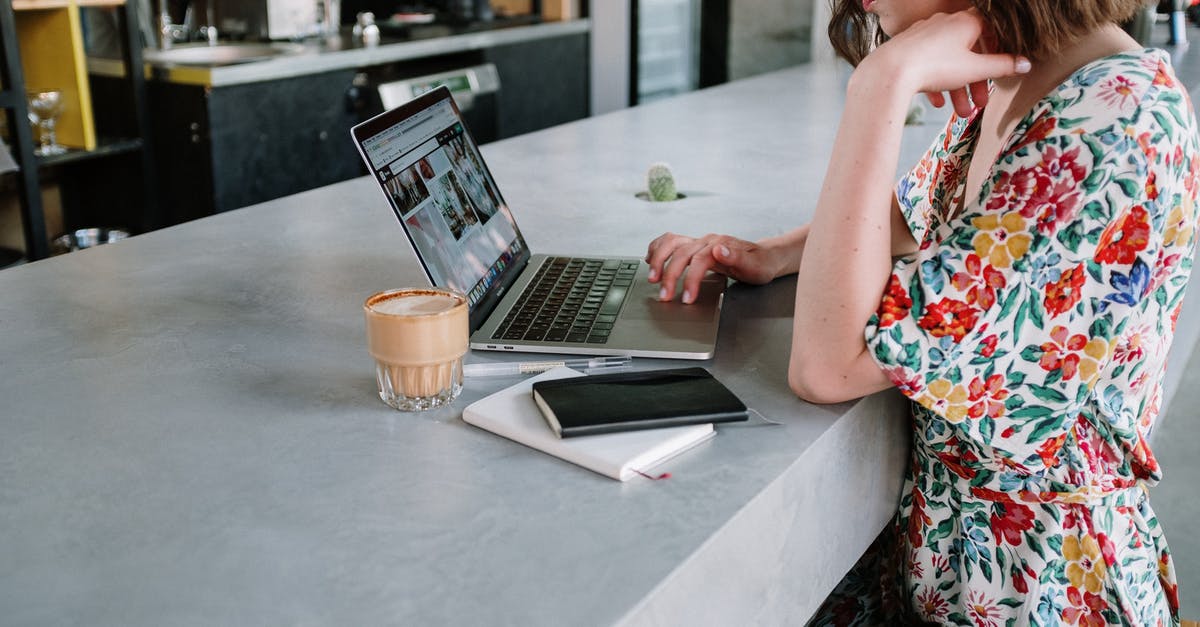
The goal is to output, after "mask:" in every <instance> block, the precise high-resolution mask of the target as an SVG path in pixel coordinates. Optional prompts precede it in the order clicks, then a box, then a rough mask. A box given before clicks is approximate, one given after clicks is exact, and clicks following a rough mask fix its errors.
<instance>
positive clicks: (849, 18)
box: [829, 0, 1146, 65]
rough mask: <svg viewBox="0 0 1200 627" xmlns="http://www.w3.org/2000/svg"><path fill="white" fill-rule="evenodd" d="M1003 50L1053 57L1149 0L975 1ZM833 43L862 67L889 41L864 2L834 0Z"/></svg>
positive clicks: (831, 21)
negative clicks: (869, 54)
mask: <svg viewBox="0 0 1200 627" xmlns="http://www.w3.org/2000/svg"><path fill="white" fill-rule="evenodd" d="M971 4H973V5H974V6H975V7H976V8H977V9H979V13H980V14H981V15H983V19H984V21H985V22H987V24H988V27H989V28H990V30H991V31H992V32H993V33H995V35H996V40H997V43H998V44H999V49H1000V50H1002V51H1004V52H1010V53H1013V54H1020V55H1024V56H1026V57H1029V58H1030V59H1034V60H1037V59H1042V58H1046V57H1047V56H1050V55H1053V54H1055V53H1056V52H1058V51H1059V50H1061V49H1062V48H1063V47H1064V46H1066V45H1068V44H1070V43H1071V42H1072V41H1074V40H1076V39H1078V38H1079V37H1080V36H1082V35H1084V34H1086V33H1088V32H1091V31H1093V30H1095V29H1097V28H1099V27H1100V26H1103V25H1104V24H1107V23H1109V22H1113V23H1116V24H1120V23H1122V22H1124V21H1126V20H1128V19H1129V18H1131V17H1133V15H1134V13H1136V12H1137V10H1138V9H1140V8H1142V7H1143V6H1145V4H1146V0H971ZM830 5H831V7H832V8H833V17H832V19H830V20H829V42H830V43H832V44H833V49H834V50H836V51H837V53H838V55H839V56H841V57H842V58H843V59H846V60H847V61H849V62H850V63H852V64H854V65H857V64H858V62H859V61H862V59H863V57H865V56H867V53H868V52H870V51H871V49H872V48H873V47H874V46H875V45H877V44H879V43H880V42H882V41H884V40H885V39H886V36H885V35H884V34H883V32H882V31H880V30H879V28H878V27H877V21H876V18H875V16H874V15H871V14H868V13H867V12H865V11H863V8H862V1H861V0H830Z"/></svg>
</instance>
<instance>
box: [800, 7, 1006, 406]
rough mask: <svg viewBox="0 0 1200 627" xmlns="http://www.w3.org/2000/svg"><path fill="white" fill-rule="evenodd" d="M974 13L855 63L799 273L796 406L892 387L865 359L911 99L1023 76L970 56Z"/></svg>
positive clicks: (996, 59) (925, 28)
mask: <svg viewBox="0 0 1200 627" xmlns="http://www.w3.org/2000/svg"><path fill="white" fill-rule="evenodd" d="M982 26H983V25H982V22H981V20H980V19H979V17H978V15H977V13H975V12H974V11H973V10H972V11H963V12H960V13H954V14H939V15H935V16H933V17H931V18H930V19H928V20H924V21H922V22H918V23H917V24H914V25H913V26H912V27H910V28H909V29H907V30H905V31H904V32H902V33H900V34H899V35H898V36H896V37H894V38H892V39H891V40H889V41H888V42H887V43H886V44H884V45H882V46H880V48H879V49H877V50H876V51H874V52H873V53H871V54H870V55H869V56H868V57H867V58H866V59H864V60H863V62H862V63H861V64H859V66H858V68H857V69H856V70H855V72H854V74H853V75H852V76H851V78H850V81H849V85H848V86H847V89H846V106H845V109H844V111H843V114H842V121H841V124H840V126H839V128H838V132H837V136H836V140H835V141H836V143H835V145H834V149H833V155H832V157H831V158H830V162H829V169H828V171H827V173H826V177H825V182H824V184H823V185H822V189H821V193H820V196H819V198H818V201H817V207H816V212H815V216H814V218H813V221H812V224H811V228H810V231H809V233H808V237H807V239H806V241H805V244H804V263H803V264H801V265H800V267H799V273H798V275H797V289H796V311H795V321H794V325H793V334H792V353H791V359H790V361H789V369H788V382H789V384H790V385H791V387H792V389H793V390H794V391H795V392H796V394H797V395H799V396H800V397H801V398H804V399H806V400H810V401H813V402H839V401H844V400H849V399H852V398H857V397H859V396H863V395H865V394H869V393H872V392H876V391H879V390H882V389H885V388H887V387H889V386H891V385H892V384H891V382H890V380H889V379H888V378H887V377H886V376H885V375H884V373H883V372H882V371H881V370H880V369H879V366H878V365H877V364H876V362H875V360H874V359H873V358H872V356H871V355H870V353H869V352H868V351H867V346H866V341H865V339H864V337H863V333H864V328H865V327H866V325H867V322H868V320H869V319H870V317H871V315H872V314H873V313H874V312H875V310H876V309H877V308H878V306H879V302H880V298H881V295H882V294H883V291H884V287H885V286H886V283H887V280H888V277H889V275H890V270H891V267H892V256H891V251H892V249H893V240H895V239H899V240H900V241H903V238H899V237H898V234H897V236H896V237H894V235H893V233H894V231H895V230H896V228H898V227H897V226H895V224H896V218H895V217H894V216H895V214H896V209H895V207H894V206H893V203H894V202H895V201H894V194H893V192H892V178H893V176H894V175H895V172H896V167H897V160H898V155H899V152H900V140H901V136H902V133H903V128H904V116H905V114H906V112H907V110H908V103H909V102H910V101H911V99H912V97H913V95H914V94H916V93H918V92H922V91H927V92H928V91H937V92H940V91H946V90H953V91H961V90H963V89H966V88H964V86H969V85H972V84H973V83H977V82H979V81H982V80H985V79H988V78H994V77H998V76H1009V75H1012V74H1015V73H1018V70H1021V69H1024V70H1026V71H1027V69H1028V68H1027V62H1026V65H1025V66H1024V67H1022V65H1020V64H1018V63H1017V62H1016V59H1014V57H1013V56H1011V55H982V54H978V53H975V52H973V51H972V50H971V49H972V47H974V46H975V43H976V41H977V40H978V39H979V35H980V32H981V30H982Z"/></svg>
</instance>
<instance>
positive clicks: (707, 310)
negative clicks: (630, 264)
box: [621, 275, 726, 326]
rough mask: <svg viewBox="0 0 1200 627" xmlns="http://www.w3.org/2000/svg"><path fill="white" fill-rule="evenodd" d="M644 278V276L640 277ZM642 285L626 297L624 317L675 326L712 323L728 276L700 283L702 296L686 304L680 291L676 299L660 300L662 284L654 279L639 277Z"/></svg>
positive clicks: (715, 277) (622, 313)
mask: <svg viewBox="0 0 1200 627" xmlns="http://www.w3.org/2000/svg"><path fill="white" fill-rule="evenodd" d="M639 278H640V277H639ZM639 283H640V285H641V287H640V288H639V289H637V290H634V292H633V293H632V294H630V295H629V298H627V299H626V301H625V307H624V308H623V309H622V310H621V318H622V319H628V320H653V321H655V322H658V323H662V324H664V325H670V326H674V325H676V324H679V323H685V324H704V325H708V324H712V321H713V318H715V317H716V316H717V312H718V308H717V304H718V303H719V301H720V298H721V293H722V292H723V291H724V290H725V283H726V281H725V277H722V276H716V275H713V276H710V277H708V278H706V279H705V280H704V281H702V282H701V283H700V296H699V298H697V299H696V302H694V303H692V304H690V305H685V304H683V302H681V301H680V300H679V297H678V293H676V297H675V299H674V300H672V301H670V302H663V301H660V300H658V290H659V286H658V285H657V284H654V283H648V282H645V280H644V279H642V280H641V281H639Z"/></svg>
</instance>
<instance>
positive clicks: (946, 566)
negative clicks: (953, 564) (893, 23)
mask: <svg viewBox="0 0 1200 627" xmlns="http://www.w3.org/2000/svg"><path fill="white" fill-rule="evenodd" d="M948 572H950V558H948V557H946V556H945V555H940V554H939V555H935V556H934V557H933V576H934V577H941V576H942V573H948Z"/></svg>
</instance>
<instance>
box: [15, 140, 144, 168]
mask: <svg viewBox="0 0 1200 627" xmlns="http://www.w3.org/2000/svg"><path fill="white" fill-rule="evenodd" d="M141 148H142V140H140V139H136V138H135V139H112V140H104V139H102V140H100V142H99V143H98V144H97V145H96V147H95V148H94V149H92V150H77V149H68V150H67V152H64V153H63V154H61V155H51V156H49V157H38V158H37V161H38V165H39V166H41V167H50V166H58V165H67V164H70V163H78V162H80V161H87V160H89V159H99V158H103V157H111V156H114V155H121V154H125V153H130V152H136V151H138V150H141Z"/></svg>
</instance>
